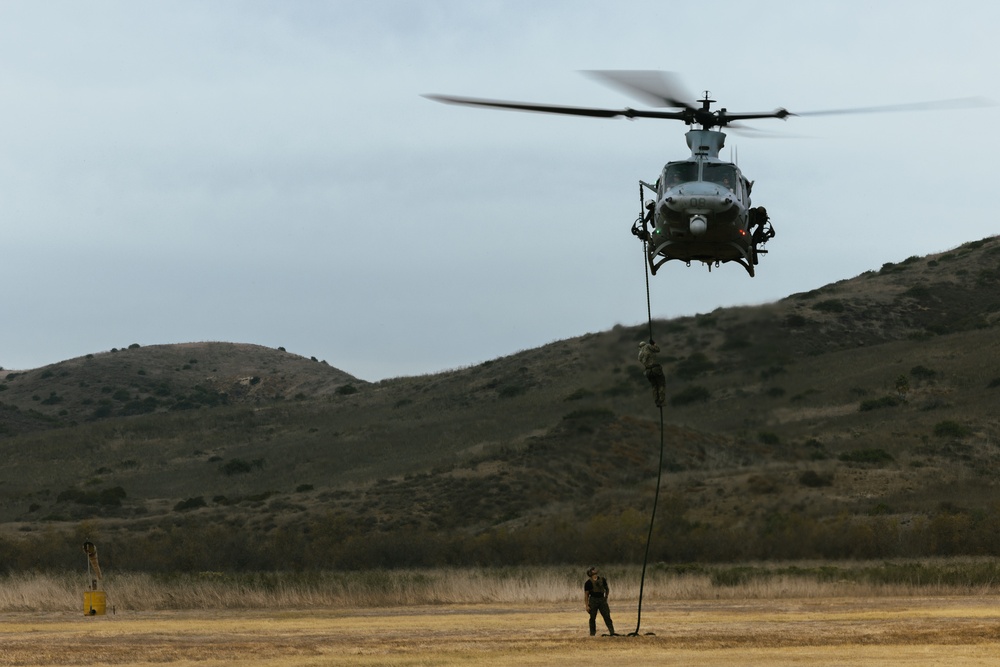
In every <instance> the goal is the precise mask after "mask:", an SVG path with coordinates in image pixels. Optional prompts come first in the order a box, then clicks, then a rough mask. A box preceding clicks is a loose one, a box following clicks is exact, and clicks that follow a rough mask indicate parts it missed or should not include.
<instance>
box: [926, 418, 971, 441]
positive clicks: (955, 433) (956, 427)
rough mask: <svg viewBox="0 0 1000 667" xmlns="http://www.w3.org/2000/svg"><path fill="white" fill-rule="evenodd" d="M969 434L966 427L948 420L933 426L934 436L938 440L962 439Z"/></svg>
mask: <svg viewBox="0 0 1000 667" xmlns="http://www.w3.org/2000/svg"><path fill="white" fill-rule="evenodd" d="M969 432H970V431H969V429H968V428H967V427H965V426H963V425H962V424H959V423H958V422H956V421H951V420H950V419H949V420H945V421H943V422H938V423H937V424H934V435H936V436H938V437H939V438H964V437H965V436H967V435H969Z"/></svg>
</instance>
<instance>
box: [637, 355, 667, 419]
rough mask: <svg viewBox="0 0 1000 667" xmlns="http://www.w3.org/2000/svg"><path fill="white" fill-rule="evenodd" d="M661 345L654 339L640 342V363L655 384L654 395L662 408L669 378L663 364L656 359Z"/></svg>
mask: <svg viewBox="0 0 1000 667" xmlns="http://www.w3.org/2000/svg"><path fill="white" fill-rule="evenodd" d="M659 351H660V347H659V346H658V345H657V344H656V343H654V342H653V341H649V342H648V343H647V342H646V341H642V342H641V343H639V363H640V364H642V367H643V374H644V375H645V376H646V379H647V380H649V384H651V385H652V386H653V396H654V397H655V398H656V407H658V408H662V407H663V403H664V401H666V393H667V386H666V384H667V378H666V377H665V376H664V375H663V366H661V365H660V363H659V362H658V361H657V360H656V354H657V353H658V352H659Z"/></svg>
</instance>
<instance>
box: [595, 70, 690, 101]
mask: <svg viewBox="0 0 1000 667" xmlns="http://www.w3.org/2000/svg"><path fill="white" fill-rule="evenodd" d="M583 74H586V75H587V76H589V77H591V78H592V79H597V80H598V81H600V82H601V83H603V84H605V85H608V86H611V87H612V88H617V89H619V90H621V91H623V92H625V93H626V94H628V95H631V96H632V97H634V98H635V99H637V100H639V101H641V102H645V103H646V104H648V105H650V106H653V107H669V108H675V109H677V108H679V109H694V108H695V107H696V105H695V104H694V102H692V99H693V97H692V95H691V94H690V93H689V92H688V91H687V89H685V88H684V84H683V83H682V82H681V78H680V76H679V75H678V74H676V73H675V72H663V71H660V70H607V69H599V70H584V71H583Z"/></svg>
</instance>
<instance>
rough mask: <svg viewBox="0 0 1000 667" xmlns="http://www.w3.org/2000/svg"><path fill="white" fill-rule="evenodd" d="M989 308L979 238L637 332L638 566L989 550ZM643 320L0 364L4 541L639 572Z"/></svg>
mask: <svg viewBox="0 0 1000 667" xmlns="http://www.w3.org/2000/svg"><path fill="white" fill-rule="evenodd" d="M998 318H1000V241H998V240H997V238H990V239H985V240H982V241H977V242H974V243H969V244H966V245H964V246H962V247H960V248H957V249H955V250H952V251H949V252H947V253H942V254H938V255H933V256H929V257H920V258H916V257H915V258H910V259H908V260H906V261H904V262H901V263H899V264H887V265H885V266H883V267H881V269H880V270H878V271H870V272H867V273H865V274H862V275H861V276H858V277H856V278H853V279H851V280H846V281H842V282H839V283H836V284H833V285H829V286H827V287H824V288H822V289H819V290H815V291H813V292H809V293H803V294H795V295H792V296H790V297H788V298H786V299H783V300H781V301H779V302H777V303H773V304H768V305H765V306H759V307H744V308H726V309H719V310H716V311H714V312H712V313H707V314H701V315H698V316H695V317H687V318H679V319H674V320H669V321H657V322H655V323H654V336H655V338H656V340H657V342H658V343H659V344H660V345H661V348H662V349H663V352H662V354H661V360H662V361H663V362H664V368H665V371H666V373H667V377H668V384H667V392H668V397H669V401H668V406H667V407H666V409H665V429H664V439H665V443H666V454H665V466H664V467H665V470H666V473H667V474H666V476H665V478H664V487H663V488H664V491H663V495H662V497H661V503H662V505H661V508H660V509H659V510H658V517H660V520H659V521H658V525H657V535H656V541H655V543H654V544H655V545H657V546H656V547H655V551H656V553H655V554H654V556H655V557H656V558H659V559H666V560H674V561H682V560H692V559H701V560H734V559H740V558H777V557H788V558H807V557H889V556H893V555H910V556H912V555H932V554H933V555H948V554H954V553H965V554H982V553H994V552H996V550H997V549H998V548H1000V531H998V530H997V528H1000V526H996V525H994V524H995V523H996V520H994V519H993V517H994V516H995V515H996V514H997V513H996V512H995V511H993V510H994V509H995V508H996V507H997V506H998V501H1000V489H998V487H997V485H996V483H995V479H996V476H997V472H998V470H1000V467H998V466H1000V450H998V449H997V446H996V439H997V438H996V436H997V430H998V429H997V426H998V425H997V417H996V410H995V406H996V405H997V401H998V397H1000V351H998V342H997V331H998V328H997V323H998ZM647 335H648V330H647V328H646V327H645V326H643V327H616V328H615V329H613V330H611V331H606V332H600V333H591V334H586V335H583V336H580V337H577V338H574V339H570V340H565V341H559V342H556V343H552V344H550V345H547V346H544V347H542V348H538V349H534V350H527V351H524V352H520V353H518V354H515V355H511V356H508V357H504V358H500V359H496V360H493V361H489V362H486V363H484V364H480V365H478V366H475V367H471V368H465V369H459V370H455V371H449V372H446V373H440V374H435V375H427V376H420V377H407V378H395V379H391V380H386V381H383V382H379V383H375V384H368V383H365V382H362V381H360V380H358V379H356V378H353V377H351V376H349V375H347V374H346V373H343V372H341V371H339V370H337V369H335V368H333V367H331V366H329V365H327V364H325V362H318V361H316V360H307V359H303V358H301V357H297V356H295V355H291V354H287V353H285V352H283V351H281V350H270V349H267V348H262V347H258V346H249V345H231V344H225V343H201V344H192V345H167V346H151V347H139V346H132V347H130V348H128V349H125V350H119V351H115V352H109V353H103V354H95V355H88V356H87V357H86V358H81V359H74V360H69V361H65V362H61V363H59V364H54V365H52V366H48V367H45V368H40V369H34V370H31V371H28V372H23V373H9V372H5V373H3V374H0V403H2V404H0V447H2V448H3V452H4V457H3V460H0V522H2V529H3V534H4V535H6V541H5V542H4V545H6V546H3V545H0V546H2V548H5V549H7V550H8V551H9V554H10V562H12V563H22V562H25V561H27V562H41V563H42V564H45V565H52V566H56V565H58V564H59V563H60V562H61V561H60V559H61V558H63V556H62V555H60V554H62V551H60V549H65V546H64V543H67V542H70V543H71V542H72V540H74V539H77V538H79V537H80V536H81V535H83V534H87V535H91V536H92V537H93V536H98V537H95V539H101V540H102V541H103V542H104V543H105V544H107V545H111V547H110V548H111V551H112V553H114V554H115V556H114V558H116V559H117V562H118V564H119V565H120V566H121V567H128V568H135V569H168V568H174V567H180V568H186V569H227V568H251V567H304V568H310V567H328V566H330V565H338V566H344V567H353V566H365V565H379V564H382V565H418V564H432V565H433V564H448V563H483V562H519V561H520V562H558V561H565V560H578V561H590V560H593V561H604V562H606V561H612V560H617V561H629V560H633V561H634V560H636V559H637V558H639V557H641V548H642V544H643V541H644V538H645V522H646V521H648V515H649V514H648V513H649V509H650V506H651V502H652V490H653V485H654V483H655V475H656V463H657V456H658V453H659V442H660V430H659V413H658V411H657V410H656V408H655V406H654V405H653V401H652V394H651V392H650V390H649V387H648V385H646V384H645V380H644V378H643V377H642V375H641V373H640V368H639V367H638V364H637V362H636V360H635V353H636V351H637V350H636V343H637V341H639V340H642V339H644V338H645V337H646V336H647ZM4 378H5V379H4ZM165 547H168V548H165ZM65 551H66V553H67V554H68V555H66V556H65V558H66V559H68V560H71V561H72V562H74V563H75V562H76V560H77V558H76V557H77V554H76V553H75V551H73V549H65ZM43 554H44V556H43ZM32 559H34V561H32Z"/></svg>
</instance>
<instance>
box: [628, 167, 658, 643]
mask: <svg viewBox="0 0 1000 667" xmlns="http://www.w3.org/2000/svg"><path fill="white" fill-rule="evenodd" d="M642 210H643V202H642V183H640V184H639V215H640V220H641V219H642ZM646 243H647V241H646V239H643V241H642V263H643V266H645V268H646V318H647V321H648V322H649V340H650V342H652V341H653V308H652V305H651V304H650V298H649V261H648V259H647V258H648V256H649V255H648V253H647V248H646ZM659 411H660V460H659V463H658V464H657V466H656V491H655V492H654V493H653V511H652V513H651V514H650V517H649V532H648V533H647V534H646V551H645V553H644V554H643V556H642V576H641V577H640V578H639V609H638V612H637V614H636V619H635V632H630V633H629V634H628V636H629V637H638V636H639V626H640V625H641V624H642V593H643V590H644V588H645V586H646V564H647V563H648V562H649V545H650V543H651V542H652V541H653V525H654V523H655V521H656V504H657V501H659V499H660V482H661V481H662V479H663V406H662V405H661V406H659ZM647 634H653V633H647Z"/></svg>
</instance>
